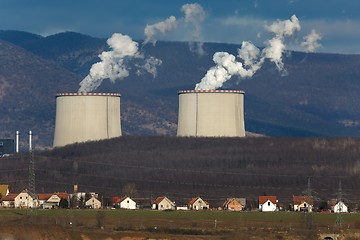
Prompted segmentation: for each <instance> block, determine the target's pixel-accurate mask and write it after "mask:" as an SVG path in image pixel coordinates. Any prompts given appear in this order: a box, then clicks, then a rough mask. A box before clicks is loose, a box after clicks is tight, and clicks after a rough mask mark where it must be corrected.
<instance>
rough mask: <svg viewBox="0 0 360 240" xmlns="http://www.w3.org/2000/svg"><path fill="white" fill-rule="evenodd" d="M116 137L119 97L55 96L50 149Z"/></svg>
mask: <svg viewBox="0 0 360 240" xmlns="http://www.w3.org/2000/svg"><path fill="white" fill-rule="evenodd" d="M120 136H121V121H120V94H116V93H59V94H57V95H56V120H55V134H54V143H53V146H54V147H61V146H65V145H67V144H72V143H76V142H86V141H94V140H101V139H108V138H115V137H120Z"/></svg>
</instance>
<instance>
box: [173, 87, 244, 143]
mask: <svg viewBox="0 0 360 240" xmlns="http://www.w3.org/2000/svg"><path fill="white" fill-rule="evenodd" d="M177 136H193V137H244V136H245V124H244V92H243V91H239V90H199V91H196V90H186V91H179V116H178V130H177Z"/></svg>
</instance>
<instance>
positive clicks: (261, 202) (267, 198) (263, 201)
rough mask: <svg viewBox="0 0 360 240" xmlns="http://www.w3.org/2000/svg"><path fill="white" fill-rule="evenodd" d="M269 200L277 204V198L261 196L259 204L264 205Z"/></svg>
mask: <svg viewBox="0 0 360 240" xmlns="http://www.w3.org/2000/svg"><path fill="white" fill-rule="evenodd" d="M267 200H269V201H270V202H272V203H273V204H276V196H259V204H264V203H265V202H266V201H267Z"/></svg>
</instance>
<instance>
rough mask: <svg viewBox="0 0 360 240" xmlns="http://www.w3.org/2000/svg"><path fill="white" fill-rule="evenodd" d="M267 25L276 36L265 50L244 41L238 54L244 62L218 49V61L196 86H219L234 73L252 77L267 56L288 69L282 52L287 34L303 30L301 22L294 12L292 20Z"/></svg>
mask: <svg viewBox="0 0 360 240" xmlns="http://www.w3.org/2000/svg"><path fill="white" fill-rule="evenodd" d="M265 29H266V30H267V31H269V32H270V33H273V34H274V37H273V38H272V39H270V40H268V41H266V42H265V44H266V47H265V48H264V49H263V50H262V51H260V49H258V48H257V47H256V46H255V45H254V44H252V43H251V42H248V41H244V42H243V43H242V45H241V48H240V49H239V50H238V57H239V58H240V59H242V60H243V63H242V62H238V61H237V60H236V57H235V56H234V55H232V54H229V53H227V52H216V53H215V54H214V56H213V61H214V63H215V64H216V65H215V66H214V67H211V68H210V69H209V70H208V71H207V73H206V74H205V76H204V77H203V78H202V79H201V82H200V83H198V84H196V86H195V90H214V89H217V88H219V87H221V86H223V84H224V83H225V82H226V81H227V80H229V79H230V78H231V77H232V76H234V75H235V76H239V77H241V78H248V77H252V76H253V75H254V74H255V73H256V72H257V71H258V70H259V69H260V68H261V66H262V65H263V63H264V62H265V60H266V59H269V60H270V61H271V62H273V63H275V65H276V67H277V69H278V70H279V71H280V72H282V73H283V74H284V73H286V71H285V69H284V63H283V61H282V54H283V52H284V51H285V50H286V45H285V43H284V40H285V37H290V36H292V35H293V34H294V33H295V32H296V31H300V29H301V26H300V22H299V20H298V18H297V17H296V16H295V15H293V16H292V17H291V18H290V20H284V21H280V20H278V21H276V22H274V23H272V24H271V25H265Z"/></svg>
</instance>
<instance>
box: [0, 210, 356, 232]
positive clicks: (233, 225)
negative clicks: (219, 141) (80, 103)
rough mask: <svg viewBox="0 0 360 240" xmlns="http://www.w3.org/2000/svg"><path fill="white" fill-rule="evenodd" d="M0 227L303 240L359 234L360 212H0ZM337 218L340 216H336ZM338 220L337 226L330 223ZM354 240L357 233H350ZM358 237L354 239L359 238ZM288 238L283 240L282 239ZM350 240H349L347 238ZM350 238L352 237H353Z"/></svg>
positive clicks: (334, 223)
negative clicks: (328, 233)
mask: <svg viewBox="0 0 360 240" xmlns="http://www.w3.org/2000/svg"><path fill="white" fill-rule="evenodd" d="M0 216H1V218H0V219H1V220H2V226H3V227H4V226H6V225H9V226H11V225H12V224H13V225H17V226H27V225H28V223H31V225H32V226H39V228H43V227H44V226H48V225H52V226H58V227H60V228H61V229H63V230H64V229H65V230H64V231H65V232H67V231H69V230H71V231H72V232H74V231H75V232H78V233H80V232H84V231H85V232H89V231H90V232H94V233H95V232H96V233H97V234H105V233H104V231H103V230H104V229H106V230H107V231H106V234H108V235H109V236H113V237H114V236H118V235H120V236H124V234H125V235H129V234H130V236H134V234H135V236H141V237H148V236H152V237H169V236H171V238H170V239H176V238H178V237H179V238H180V237H184V236H186V239H191V238H193V237H196V239H208V238H209V237H211V238H212V239H230V238H240V239H241V238H247V237H259V238H254V239H262V238H261V237H264V236H267V238H268V239H279V236H282V238H280V239H297V238H296V236H299V237H300V238H298V239H303V238H302V236H307V237H309V236H312V235H314V236H315V235H317V234H320V233H326V232H336V233H342V232H344V234H345V233H346V234H350V233H351V234H357V233H358V232H359V234H360V214H353V213H351V214H342V215H337V214H333V213H298V212H274V213H262V212H227V211H151V210H118V209H116V210H80V209H79V210H70V209H68V210H32V211H30V210H14V209H10V210H1V211H0ZM339 216H341V218H339ZM337 219H342V222H341V225H340V224H336V220H337ZM356 236H357V235H356ZM359 236H360V235H359ZM287 237H288V238H287ZM349 239H351V238H349ZM354 239H356V238H354Z"/></svg>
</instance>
